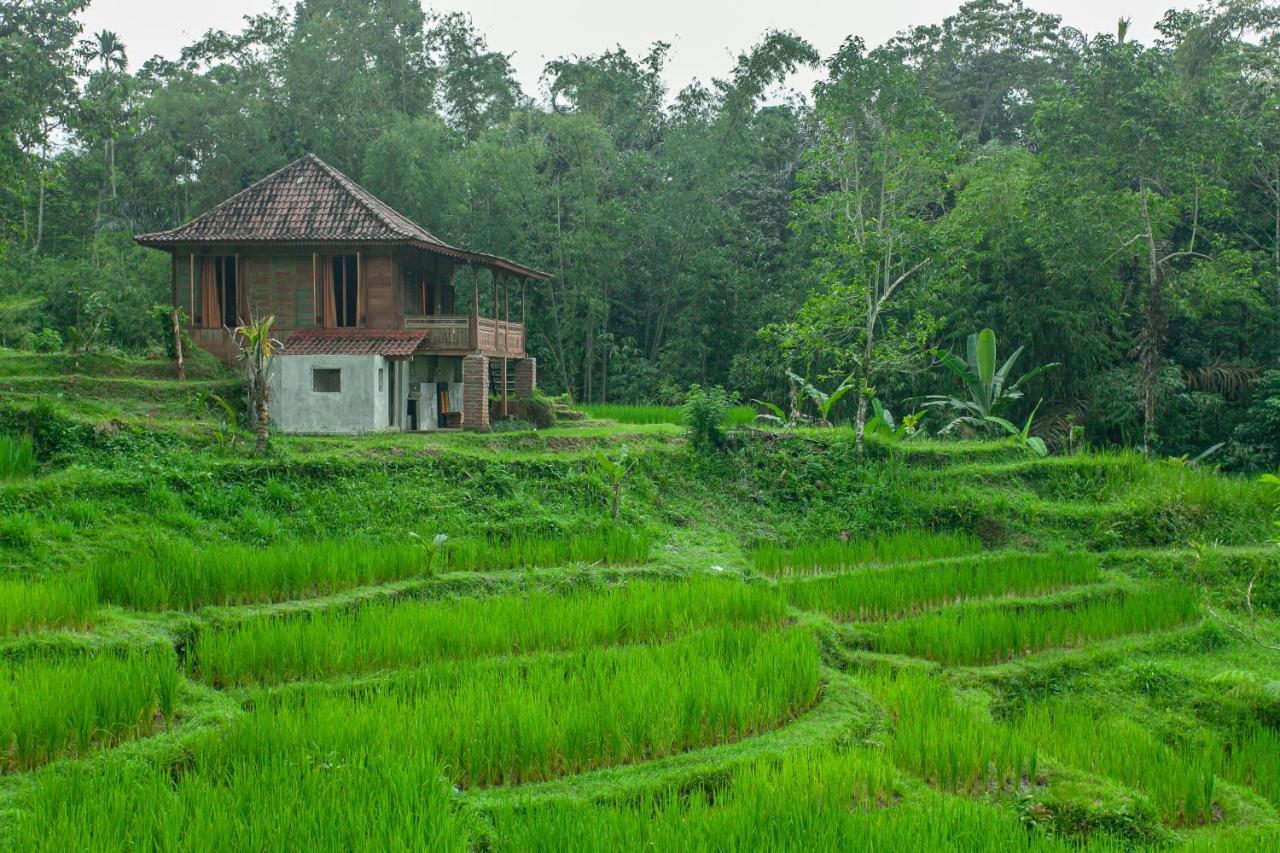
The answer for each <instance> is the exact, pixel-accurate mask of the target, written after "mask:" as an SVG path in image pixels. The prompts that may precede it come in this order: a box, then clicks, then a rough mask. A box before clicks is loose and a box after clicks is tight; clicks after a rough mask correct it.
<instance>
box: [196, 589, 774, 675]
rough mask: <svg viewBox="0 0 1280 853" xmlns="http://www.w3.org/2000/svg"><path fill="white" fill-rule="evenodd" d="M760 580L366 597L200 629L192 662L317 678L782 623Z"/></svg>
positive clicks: (216, 671)
mask: <svg viewBox="0 0 1280 853" xmlns="http://www.w3.org/2000/svg"><path fill="white" fill-rule="evenodd" d="M784 615H785V603H784V602H783V600H782V598H781V597H780V596H778V595H777V594H776V592H775V591H774V590H772V589H771V588H769V587H766V586H763V585H751V586H747V585H743V584H741V583H737V582H735V581H730V580H721V579H706V580H697V581H687V582H681V583H633V584H629V585H628V586H626V587H625V588H623V589H620V590H597V591H586V592H573V593H570V594H567V595H553V594H551V593H546V592H535V593H531V594H529V595H513V596H497V597H493V598H486V599H469V598H468V599H457V600H451V601H441V602H432V603H418V602H404V603H393V604H380V605H369V606H365V607H362V608H360V609H358V610H354V611H347V612H337V613H334V612H325V613H321V614H318V615H315V616H307V617H300V618H291V619H273V620H254V621H251V622H245V623H242V624H239V625H236V626H234V627H230V628H224V629H220V630H213V631H209V632H205V633H204V634H202V635H201V636H200V637H199V640H198V642H197V644H196V646H195V649H194V652H193V653H192V655H191V662H192V666H193V669H194V671H195V672H197V673H198V674H199V676H200V677H201V678H203V679H206V680H208V681H210V682H212V683H213V684H215V685H219V686H222V685H229V684H250V683H254V682H259V681H282V680H287V679H299V678H320V677H323V676H328V675H333V674H336V673H360V672H368V671H371V670H377V669H388V668H394V667H405V666H415V665H420V664H423V663H427V662H430V661H436V660H442V659H448V658H467V657H475V656H479V655H496V654H506V653H520V652H530V651H539V650H570V649H585V648H588V647H591V646H598V645H617V644H624V643H637V642H648V641H654V640H662V639H667V638H669V637H672V636H675V635H678V634H683V633H688V632H690V631H693V630H696V629H698V628H703V627H709V626H715V625H726V624H738V625H766V624H776V623H778V622H780V621H781V620H782V619H783V617H784Z"/></svg>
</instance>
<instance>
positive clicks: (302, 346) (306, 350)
mask: <svg viewBox="0 0 1280 853" xmlns="http://www.w3.org/2000/svg"><path fill="white" fill-rule="evenodd" d="M428 334H430V332H427V331H423V330H418V329H413V330H408V329H298V330H297V331H295V332H294V333H293V334H291V335H289V339H288V340H287V341H285V344H284V349H283V350H282V351H281V355H385V356H390V357H392V358H407V357H408V356H411V355H413V354H415V353H417V352H418V351H419V350H420V349H421V348H422V347H423V346H424V345H425V344H426V341H427V335H428Z"/></svg>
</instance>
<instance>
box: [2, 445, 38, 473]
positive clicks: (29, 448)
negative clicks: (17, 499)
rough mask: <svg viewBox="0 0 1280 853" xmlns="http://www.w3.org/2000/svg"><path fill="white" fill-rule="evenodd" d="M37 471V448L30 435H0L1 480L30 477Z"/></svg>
mask: <svg viewBox="0 0 1280 853" xmlns="http://www.w3.org/2000/svg"><path fill="white" fill-rule="evenodd" d="M35 471H36V449H35V445H34V444H33V443H32V441H31V436H29V435H0V480H9V479H17V478H18V477H30V476H31V475H32V474H34V473H35Z"/></svg>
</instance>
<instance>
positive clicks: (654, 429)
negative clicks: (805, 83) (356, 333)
mask: <svg viewBox="0 0 1280 853" xmlns="http://www.w3.org/2000/svg"><path fill="white" fill-rule="evenodd" d="M85 3H86V0H26V2H0V79H2V80H3V83H4V85H3V86H2V87H0V129H2V130H3V132H0V190H3V191H2V192H0V848H5V849H9V848H13V849H46V850H58V851H61V850H80V849H94V850H96V849H179V848H180V849H208V850H223V849H229V848H237V849H238V848H246V849H264V850H274V849H297V848H305V849H317V850H349V849H361V848H375V849H388V850H395V849H422V848H428V849H448V850H459V851H462V850H468V851H471V850H486V851H487V850H493V851H505V850H528V849H534V850H557V851H559V850H573V849H599V850H619V849H621V850H628V849H662V850H665V849H680V850H684V849H689V850H724V849H742V850H748V849H749V850H775V849H778V850H795V849H800V850H815V849H864V848H866V849H885V850H922V851H933V850H952V849H956V848H958V847H961V848H963V849H966V850H970V849H971V850H989V851H997V850H998V851H1005V850H1021V849H1026V850H1126V851H1129V850H1253V849H1257V850H1267V851H1270V850H1273V849H1275V847H1276V838H1277V837H1280V548H1278V547H1277V542H1278V541H1280V479H1278V476H1280V475H1278V474H1277V473H1276V472H1275V469H1276V468H1277V466H1280V361H1278V359H1280V191H1278V190H1277V187H1278V186H1280V165H1278V164H1280V142H1278V140H1280V124H1278V123H1277V111H1276V109H1275V107H1276V103H1277V89H1276V80H1277V78H1278V77H1280V9H1278V8H1277V7H1276V5H1275V4H1271V3H1263V2H1254V0H1240V2H1223V3H1217V4H1212V5H1205V6H1203V7H1201V8H1199V9H1195V10H1174V11H1171V12H1169V13H1168V14H1166V15H1165V16H1164V17H1163V18H1162V19H1161V20H1160V21H1159V22H1158V24H1157V26H1156V32H1157V34H1158V35H1157V36H1156V37H1155V38H1154V39H1152V40H1150V42H1151V43H1150V44H1144V43H1141V42H1139V41H1138V40H1136V39H1134V38H1133V37H1132V34H1131V33H1130V32H1129V31H1128V30H1129V25H1128V23H1127V22H1126V21H1122V22H1121V23H1120V25H1119V27H1118V30H1117V31H1116V32H1115V33H1103V34H1099V35H1094V36H1086V35H1084V34H1082V33H1080V32H1079V31H1078V30H1076V29H1074V28H1072V27H1071V26H1070V24H1071V21H1070V20H1065V21H1064V20H1062V19H1060V18H1059V17H1057V16H1054V15H1046V14H1041V13H1038V12H1035V11H1033V10H1031V9H1028V8H1026V7H1025V6H1024V5H1023V4H1022V3H1021V2H1018V0H974V2H968V3H965V4H964V5H963V6H961V7H960V8H959V9H958V10H957V11H956V12H955V13H954V14H952V15H951V16H950V17H948V18H946V19H945V20H944V21H942V22H940V23H939V24H937V25H924V26H921V27H918V28H915V29H912V30H910V31H907V32H904V33H902V34H900V35H899V36H897V37H895V38H893V39H890V40H889V41H888V42H887V43H885V44H883V45H879V46H874V47H869V46H868V45H866V44H864V43H863V42H862V41H861V40H859V39H858V38H856V37H851V38H849V39H848V40H846V41H845V42H844V43H843V44H842V46H841V47H840V48H839V49H838V50H837V51H836V52H835V53H834V54H833V55H832V56H829V57H821V56H819V55H818V54H817V52H816V51H815V50H814V49H813V47H812V46H811V45H810V44H809V43H807V42H806V41H805V40H804V38H803V37H802V35H803V34H794V33H789V32H768V33H765V34H763V35H762V37H761V40H760V42H759V44H757V45H755V46H753V47H751V48H749V49H748V50H746V51H745V52H744V53H742V54H741V55H740V56H739V57H738V58H737V60H736V62H735V63H734V64H733V65H732V67H731V68H727V69H726V73H725V74H724V75H723V76H722V77H720V78H718V79H716V80H713V81H706V82H695V83H693V84H692V85H690V86H689V87H688V88H686V89H684V90H682V91H680V92H669V91H667V90H666V89H665V87H664V83H663V80H664V72H665V68H666V62H667V55H668V50H669V46H668V45H666V44H662V43H658V44H655V45H653V46H652V48H651V49H650V50H649V51H648V52H647V53H645V54H644V55H641V56H637V55H632V54H630V53H628V51H627V50H624V49H622V48H616V49H612V50H607V51H606V52H604V53H601V54H597V55H590V54H587V55H581V56H574V57H568V58H558V59H556V58H553V59H551V60H550V61H549V62H548V63H547V64H546V68H545V75H544V78H543V79H544V82H545V91H543V92H542V93H541V95H542V97H541V98H539V99H535V98H531V97H528V96H526V93H523V92H521V91H520V89H519V87H518V85H517V84H516V83H515V82H514V76H513V74H512V70H511V65H510V60H509V56H508V55H507V54H506V53H504V47H503V46H502V45H492V46H491V45H489V44H487V43H486V42H485V40H484V38H483V37H482V36H481V35H480V30H479V29H478V28H477V24H473V23H472V22H471V21H470V20H469V19H468V18H467V17H466V16H465V15H461V14H434V13H429V12H427V11H425V10H424V9H423V8H422V7H421V6H420V4H419V3H418V2H417V0H377V2H373V3H368V2H356V0H300V2H297V3H293V4H290V5H280V6H277V7H275V8H273V9H272V10H270V11H268V12H266V13H265V14H261V15H257V16H251V17H250V18H248V19H246V20H245V22H244V25H243V27H241V28H240V30H239V31H237V32H217V31H214V32H209V33H206V34H205V35H204V36H202V37H200V38H199V39H198V40H196V41H195V42H193V43H191V44H188V45H185V46H183V45H177V44H175V45H173V46H172V48H173V55H171V56H168V57H156V58H152V59H150V60H148V61H146V62H144V63H138V62H136V61H135V62H132V63H131V62H130V61H129V57H128V52H127V46H126V45H124V44H122V43H121V41H120V39H119V38H118V37H117V36H116V35H115V34H113V33H111V32H110V31H104V32H101V33H97V34H89V35H86V34H85V33H83V32H82V31H81V26H80V24H79V19H78V17H77V15H78V13H79V12H80V11H81V10H82V9H83V8H84V6H85ZM479 23H480V24H483V22H479ZM133 59H134V60H137V59H139V57H133ZM801 67H810V68H813V69H814V70H816V72H817V82H816V85H815V86H814V87H813V89H812V90H811V91H810V92H808V93H804V94H805V95H806V97H804V98H790V97H786V96H785V93H784V96H783V97H778V96H777V93H778V86H779V84H781V83H783V82H784V81H785V80H786V79H788V77H789V76H790V75H791V73H792V72H794V71H795V70H797V69H800V68H801ZM307 151H312V152H315V153H317V154H319V155H320V156H322V157H323V158H325V159H326V160H327V161H329V162H331V163H333V164H334V165H335V166H337V167H338V168H340V169H342V170H343V171H344V172H346V173H348V174H350V175H351V176H352V177H353V178H356V179H357V180H359V181H361V182H362V183H363V184H365V185H367V186H368V187H369V188H370V189H371V190H372V191H373V192H374V193H375V194H377V195H379V196H380V197H382V198H384V199H385V200H386V201H387V202H388V203H390V204H391V205H393V206H394V207H396V208H397V209H400V210H402V211H403V212H404V213H406V214H407V215H409V216H410V217H412V218H414V219H415V220H417V221H419V222H420V223H421V224H422V225H423V226H425V227H427V228H429V229H430V230H432V231H433V232H435V233H438V234H439V235H441V237H443V238H445V239H447V240H449V241H450V242H452V243H456V244H459V245H467V246H473V247H475V248H477V249H480V250H484V251H490V252H494V253H497V254H500V255H503V256H510V257H513V258H517V259H519V260H521V261H523V262H525V263H528V264H530V265H533V266H536V267H540V268H544V269H546V270H548V271H549V272H550V274H551V278H550V280H549V281H548V282H546V284H545V285H540V286H539V287H537V288H531V289H530V297H531V299H530V305H529V312H528V316H529V323H530V329H529V330H528V341H529V345H530V348H531V351H532V354H533V355H535V356H537V358H538V359H539V362H540V364H539V379H540V382H541V384H542V385H543V386H545V387H546V389H548V390H550V391H552V392H554V393H557V394H565V395H567V396H562V397H558V398H555V399H552V398H545V399H541V398H540V400H539V402H538V405H537V407H536V410H535V409H531V410H530V413H529V416H530V417H531V418H536V419H537V420H538V421H539V423H538V424H536V426H537V427H538V428H536V429H535V428H533V427H534V426H535V424H533V423H524V422H522V423H508V424H506V426H507V427H508V429H507V430H506V431H503V432H497V433H494V434H489V435H477V434H452V433H439V434H430V435H422V434H382V435H370V436H359V437H322V436H279V437H277V438H275V439H273V441H272V442H271V445H270V447H267V446H266V441H265V438H266V427H267V423H266V420H265V419H264V414H265V412H266V410H265V407H264V406H263V405H262V404H263V403H264V402H265V398H264V393H263V392H264V391H265V385H264V384H263V379H264V377H265V374H266V367H267V365H266V361H265V359H266V355H267V349H268V348H270V347H273V346H274V343H273V341H272V336H271V326H270V322H269V321H268V320H266V318H260V319H262V321H263V322H261V323H259V324H255V325H254V328H253V329H252V330H251V331H250V333H249V334H248V335H246V336H243V341H242V343H244V345H245V349H246V358H245V360H244V362H245V363H244V366H245V367H246V368H247V370H246V377H237V376H236V375H235V374H233V373H232V372H230V371H228V370H227V369H226V368H224V367H223V366H222V365H220V364H217V363H216V362H214V361H213V359H212V358H211V357H209V356H208V354H207V353H203V352H201V351H198V350H194V351H188V356H189V359H188V361H187V363H186V376H185V380H183V381H177V380H176V379H175V378H174V364H173V361H172V355H173V353H172V351H171V347H172V346H173V341H172V336H171V327H170V325H169V323H170V321H171V315H170V314H169V312H168V309H169V306H168V305H167V302H168V299H169V283H170V270H169V268H168V266H167V259H166V258H165V257H164V256H163V255H162V254H161V253H157V252H152V251H149V250H144V249H141V248H139V247H138V246H136V245H135V244H134V243H133V242H132V240H131V237H132V235H134V234H136V233H139V232H142V231H149V230H155V229H161V228H167V227H171V226H173V225H176V224H178V223H181V222H184V221H186V220H188V219H190V218H191V217H192V216H194V215H197V214H198V213H200V212H202V211H204V210H206V209H208V208H209V207H210V206H211V205H213V204H215V203H217V202H218V201H220V200H222V199H223V198H225V197H227V196H229V195H231V194H232V193H233V192H235V191H237V190H239V189H241V188H242V187H244V186H245V185H246V184H248V183H249V182H251V181H253V180H254V179H256V178H258V177H261V176H262V175H263V174H265V173H266V172H267V171H269V170H271V169H273V168H275V167H278V166H280V165H283V164H284V163H286V162H288V161H289V160H291V159H293V158H294V157H296V156H299V155H301V154H302V153H304V152H307ZM489 283H490V282H489V280H488V279H487V278H486V277H485V276H484V275H481V276H474V275H472V274H470V273H469V272H467V273H463V274H460V275H459V277H458V284H459V287H460V290H459V293H458V295H457V298H458V301H459V302H460V303H461V304H467V302H468V301H469V300H470V298H471V295H472V294H473V293H479V294H480V295H481V296H484V294H485V293H486V291H487V290H488V284H489ZM157 306H159V307H157ZM188 343H189V342H188ZM255 353H256V355H257V357H256V358H255V357H254V354H255ZM246 380H247V382H248V385H249V387H248V388H246ZM242 400H244V401H246V403H242V402H241V401H242ZM574 400H577V401H580V402H583V403H584V405H583V406H582V407H581V408H582V409H583V411H581V412H580V413H575V412H574V411H572V406H573V402H572V401H574ZM747 401H750V405H744V403H745V402H747ZM242 406H244V407H245V408H242ZM553 411H554V412H556V413H557V416H556V417H554V418H553V417H552V412H553ZM559 415H564V417H563V418H560V419H559V420H557V418H558V417H559ZM241 424H243V425H249V424H252V425H253V430H254V432H255V436H254V438H256V442H255V441H251V440H250V437H249V436H248V435H246V434H245V431H244V430H242V429H241V428H240V426H239V425H241ZM255 444H256V445H257V446H256V448H255V447H254V445H255ZM1264 472H1272V473H1264ZM1259 475H1262V476H1259Z"/></svg>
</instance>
